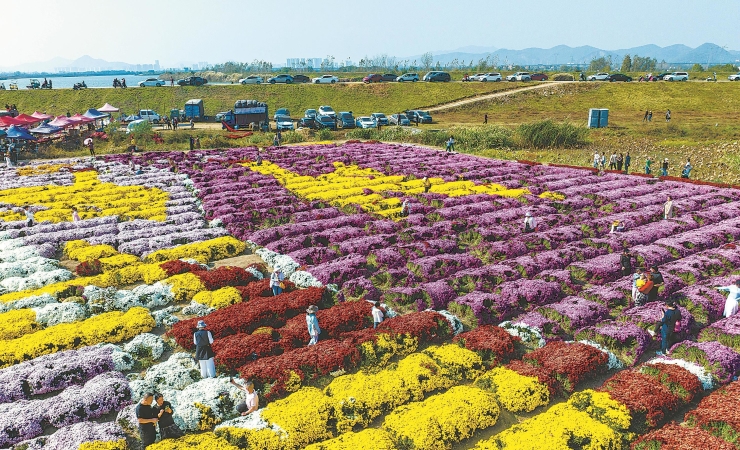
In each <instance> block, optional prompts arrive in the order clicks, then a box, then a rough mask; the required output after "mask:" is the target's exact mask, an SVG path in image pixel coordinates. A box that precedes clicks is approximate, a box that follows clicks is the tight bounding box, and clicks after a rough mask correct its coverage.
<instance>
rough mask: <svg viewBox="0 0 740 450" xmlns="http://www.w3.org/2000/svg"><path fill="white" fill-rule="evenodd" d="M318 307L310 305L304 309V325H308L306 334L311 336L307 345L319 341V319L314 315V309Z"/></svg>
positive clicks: (316, 309)
mask: <svg viewBox="0 0 740 450" xmlns="http://www.w3.org/2000/svg"><path fill="white" fill-rule="evenodd" d="M318 310H319V307H318V306H316V305H311V306H309V307H308V309H307V310H306V325H307V326H308V335H309V336H311V340H310V341H308V345H316V343H317V342H318V341H319V334H321V328H319V319H318V317H316V311H318Z"/></svg>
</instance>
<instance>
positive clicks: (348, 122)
mask: <svg viewBox="0 0 740 450" xmlns="http://www.w3.org/2000/svg"><path fill="white" fill-rule="evenodd" d="M337 119H338V120H337V125H339V126H340V127H341V128H354V127H355V116H353V115H352V111H342V112H340V113H339V114H337Z"/></svg>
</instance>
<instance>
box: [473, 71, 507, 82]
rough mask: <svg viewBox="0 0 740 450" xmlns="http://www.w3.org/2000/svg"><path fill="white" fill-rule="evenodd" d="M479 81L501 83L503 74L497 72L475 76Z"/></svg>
mask: <svg viewBox="0 0 740 450" xmlns="http://www.w3.org/2000/svg"><path fill="white" fill-rule="evenodd" d="M475 77H476V80H477V81H483V82H486V81H501V74H500V73H497V72H491V73H484V74H481V75H475Z"/></svg>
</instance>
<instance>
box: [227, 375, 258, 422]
mask: <svg viewBox="0 0 740 450" xmlns="http://www.w3.org/2000/svg"><path fill="white" fill-rule="evenodd" d="M229 383H231V384H233V385H234V386H236V388H237V389H239V390H240V391H244V392H245V393H246V394H247V395H246V398H245V399H244V401H243V402H241V403H239V404H237V405H236V410H237V411H238V412H239V414H241V415H242V416H247V415H249V414H252V413H253V412H255V411H257V410H258V409H259V407H260V398H259V396H258V395H257V392H255V390H254V383H252V382H251V381H247V382H246V383H244V386H242V385H241V384H239V383H237V382H236V381H234V379H233V378H229Z"/></svg>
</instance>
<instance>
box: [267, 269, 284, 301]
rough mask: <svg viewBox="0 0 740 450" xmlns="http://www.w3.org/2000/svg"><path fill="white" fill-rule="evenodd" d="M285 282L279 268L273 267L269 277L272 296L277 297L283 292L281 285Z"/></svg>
mask: <svg viewBox="0 0 740 450" xmlns="http://www.w3.org/2000/svg"><path fill="white" fill-rule="evenodd" d="M283 280H285V275H283V271H282V269H281V268H280V267H275V270H274V271H273V272H272V274H271V275H270V289H272V295H278V294H281V293H282V292H283V288H282V286H281V285H282V283H283Z"/></svg>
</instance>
